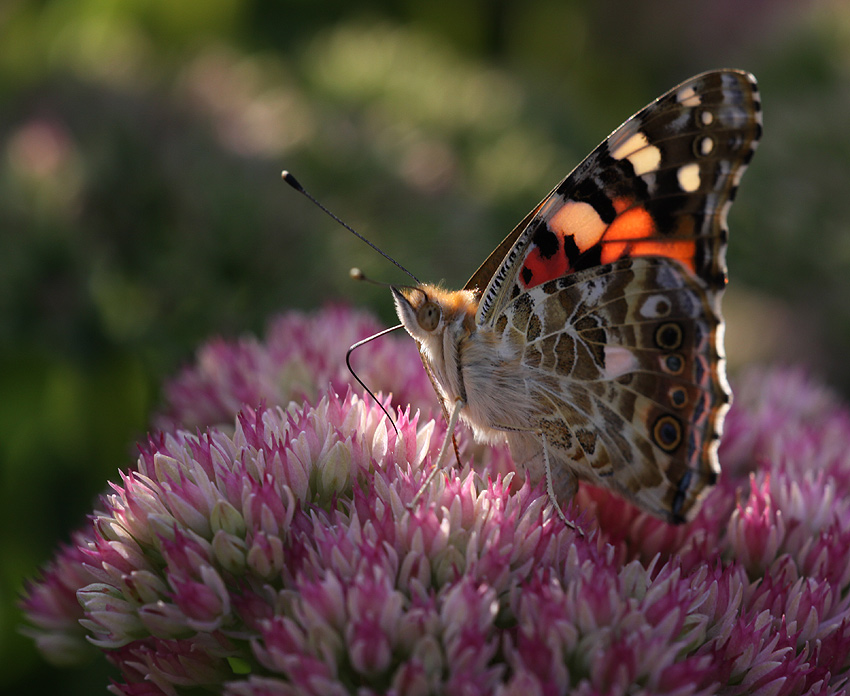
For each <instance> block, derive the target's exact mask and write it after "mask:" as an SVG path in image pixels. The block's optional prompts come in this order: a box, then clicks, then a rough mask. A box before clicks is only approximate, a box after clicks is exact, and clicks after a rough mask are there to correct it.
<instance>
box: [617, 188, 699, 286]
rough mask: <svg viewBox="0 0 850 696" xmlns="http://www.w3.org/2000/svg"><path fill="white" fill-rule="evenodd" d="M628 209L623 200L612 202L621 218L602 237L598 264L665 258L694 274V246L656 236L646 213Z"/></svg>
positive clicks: (685, 241) (626, 202) (685, 242)
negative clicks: (633, 259) (635, 258)
mask: <svg viewBox="0 0 850 696" xmlns="http://www.w3.org/2000/svg"><path fill="white" fill-rule="evenodd" d="M628 205H629V201H628V200H626V199H622V198H620V199H617V200H615V201H614V209H615V210H617V211H618V212H619V213H620V214H619V215H618V216H617V217H616V218H615V219H614V222H612V223H611V224H610V225H609V226H608V229H607V230H606V231H605V235H604V236H603V240H602V241H603V245H602V254H601V262H602V263H612V262H613V261H616V260H617V259H621V258H624V257H634V256H665V257H667V258H668V259H676V260H677V261H680V262H681V263H682V264H683V265H684V266H685V267H686V268H688V270H690V271H691V272H692V273H696V267H695V264H694V255H695V254H696V242H695V241H694V240H690V239H665V238H664V237H659V236H657V228H656V227H655V221H654V220H653V219H652V216H651V215H650V214H649V213H648V212H647V210H646V209H645V208H640V207H637V208H628Z"/></svg>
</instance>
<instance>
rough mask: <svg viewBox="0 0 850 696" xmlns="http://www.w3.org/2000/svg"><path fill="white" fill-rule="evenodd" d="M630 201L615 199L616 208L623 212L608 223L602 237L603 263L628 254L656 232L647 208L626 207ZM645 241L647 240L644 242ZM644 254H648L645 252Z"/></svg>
mask: <svg viewBox="0 0 850 696" xmlns="http://www.w3.org/2000/svg"><path fill="white" fill-rule="evenodd" d="M627 205H628V201H626V200H624V199H622V198H618V199H616V200H615V201H614V209H615V210H617V211H618V212H620V209H621V208H623V212H620V214H619V215H618V216H617V217H616V218H614V222H612V223H611V224H610V225H608V229H607V230H605V234H604V236H603V238H602V241H603V246H602V255H601V261H602V263H611V262H612V261H615V260H617V259H619V258H622V257H623V256H625V255H627V252H630V251H632V250H633V249H634V247H635V246H637V244H636V243H637V242H640V241H641V240H643V239H646V238H647V237H651V236H652V235H653V234H654V233H655V222H654V221H653V219H652V216H651V215H650V214H649V213H648V212H647V211H646V208H629V209H628V210H625V209H624V208H625V207H626V206H627ZM644 243H645V242H644ZM643 255H644V256H645V255H646V254H643Z"/></svg>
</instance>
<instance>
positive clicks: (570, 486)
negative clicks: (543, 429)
mask: <svg viewBox="0 0 850 696" xmlns="http://www.w3.org/2000/svg"><path fill="white" fill-rule="evenodd" d="M540 439H541V440H542V441H543V466H544V470H545V472H546V494H547V495H548V496H549V502H550V503H551V504H552V507H553V508H555V513H556V514H557V515H558V517H560V518H561V521H562V522H563V523H564V524H565V525H567V527H569V528H570V529H572V530H573V531H574V532H578V533H579V534H580V535H581V536H584V535H585V534H584V532H583V531H582V530H581V529H580V528H579V527H576V525H575V524H573V523H572V522H571V521H570V520H568V519H567V516H566V515H565V514H564V511H563V510H562V509H561V505H560V503H559V502H558V497H557V496H556V495H555V486H554V484H553V483H552V466H551V465H550V464H549V443H548V442H547V440H546V435H544V434H543V433H541V434H540ZM564 476H566V477H568V478H564V477H561V480H559V481H558V491H559V492H560V493H561V495H562V498H563V499H564V500H572V498H573V496H574V495H575V494H576V492H577V491H578V479H576V477H575V475H574V474H573V473H572V472H569V471H566V472H565V474H564Z"/></svg>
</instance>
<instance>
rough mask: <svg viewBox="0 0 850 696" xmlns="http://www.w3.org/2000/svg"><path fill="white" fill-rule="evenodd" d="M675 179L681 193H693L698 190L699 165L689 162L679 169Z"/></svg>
mask: <svg viewBox="0 0 850 696" xmlns="http://www.w3.org/2000/svg"><path fill="white" fill-rule="evenodd" d="M676 177H677V178H678V180H679V186H680V188H681V189H682V190H683V191H687V192H688V193H693V192H694V191H696V190H697V189H698V188H699V184H700V175H699V165H698V164H697V163H696V162H691V163H690V164H686V165H683V166H681V167H679V171H678V172H676Z"/></svg>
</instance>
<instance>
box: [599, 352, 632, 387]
mask: <svg viewBox="0 0 850 696" xmlns="http://www.w3.org/2000/svg"><path fill="white" fill-rule="evenodd" d="M637 368H638V360H637V357H636V356H635V354H634V353H632V351H630V350H629V349H628V348H623V347H622V346H605V371H604V373H603V374H604V376H605V379H617V377H622V376H623V375H625V374H628V373H629V372H634V371H635V370H636V369H637Z"/></svg>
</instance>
